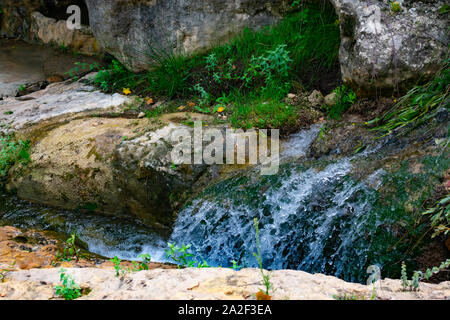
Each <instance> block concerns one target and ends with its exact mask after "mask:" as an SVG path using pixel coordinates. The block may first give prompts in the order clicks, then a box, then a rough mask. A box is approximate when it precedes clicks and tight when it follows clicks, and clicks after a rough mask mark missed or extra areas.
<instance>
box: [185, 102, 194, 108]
mask: <svg viewBox="0 0 450 320" xmlns="http://www.w3.org/2000/svg"><path fill="white" fill-rule="evenodd" d="M187 104H188V106H189V107H195V103H193V102H188V103H187Z"/></svg>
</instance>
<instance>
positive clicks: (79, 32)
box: [30, 12, 100, 56]
mask: <svg viewBox="0 0 450 320" xmlns="http://www.w3.org/2000/svg"><path fill="white" fill-rule="evenodd" d="M30 37H31V39H32V40H35V41H37V42H41V43H43V44H48V45H53V46H56V47H60V46H63V47H67V48H71V49H72V50H74V51H76V52H78V53H81V54H83V55H87V56H92V55H95V54H99V53H100V49H99V47H98V45H97V40H96V39H95V37H94V36H93V34H92V31H91V29H90V28H89V27H88V26H84V25H82V26H81V29H75V30H70V29H68V28H67V24H66V20H56V19H53V18H49V17H46V16H44V15H43V14H42V13H40V12H33V13H32V14H31V28H30Z"/></svg>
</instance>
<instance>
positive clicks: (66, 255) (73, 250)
mask: <svg viewBox="0 0 450 320" xmlns="http://www.w3.org/2000/svg"><path fill="white" fill-rule="evenodd" d="M76 238H77V235H76V234H75V233H72V235H71V236H70V237H69V238H68V239H67V240H66V242H65V243H64V249H63V252H62V254H61V255H60V254H59V253H58V254H57V256H56V258H57V259H61V260H62V261H71V260H72V259H73V258H75V260H76V261H77V262H78V261H79V260H80V251H81V249H80V248H77V246H76V244H75V241H76Z"/></svg>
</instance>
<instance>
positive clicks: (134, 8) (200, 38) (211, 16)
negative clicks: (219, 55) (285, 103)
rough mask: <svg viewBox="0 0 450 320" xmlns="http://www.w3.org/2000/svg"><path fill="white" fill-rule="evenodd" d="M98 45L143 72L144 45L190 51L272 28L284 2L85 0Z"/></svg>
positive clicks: (286, 3) (146, 59)
mask: <svg viewBox="0 0 450 320" xmlns="http://www.w3.org/2000/svg"><path fill="white" fill-rule="evenodd" d="M86 2H87V5H88V9H89V16H90V21H91V27H92V30H93V32H94V35H95V36H96V38H97V39H98V41H99V45H100V46H101V47H102V48H104V49H105V50H106V51H107V52H109V53H111V54H113V55H114V56H115V57H116V58H117V59H119V60H120V61H121V62H122V63H124V64H125V65H127V66H128V67H130V68H131V69H133V70H134V71H142V70H143V69H146V68H148V66H149V64H150V63H151V60H150V59H149V57H148V53H149V47H153V48H157V49H159V48H164V50H166V51H169V52H170V51H172V50H174V51H178V52H192V51H194V50H199V49H205V48H207V47H209V46H211V45H213V44H215V43H218V42H223V41H226V40H228V39H229V38H230V37H231V36H232V35H234V34H236V33H237V32H239V31H242V30H243V29H244V28H245V27H250V28H259V27H263V26H267V25H271V24H272V23H274V22H275V21H277V20H278V19H279V18H280V13H281V12H283V11H284V10H286V9H287V8H289V5H290V2H289V1H286V0H269V1H267V0H238V1H223V0H214V1H211V0H201V1H199V0H164V1H162V0H152V1H141V0H139V1H103V0H87V1H86Z"/></svg>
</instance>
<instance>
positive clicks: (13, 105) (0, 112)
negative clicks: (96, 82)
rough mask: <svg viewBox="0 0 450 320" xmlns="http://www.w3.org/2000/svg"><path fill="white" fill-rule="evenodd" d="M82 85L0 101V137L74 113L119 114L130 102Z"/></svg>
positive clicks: (59, 86) (63, 85) (64, 85)
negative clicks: (115, 112) (115, 111)
mask: <svg viewBox="0 0 450 320" xmlns="http://www.w3.org/2000/svg"><path fill="white" fill-rule="evenodd" d="M82 81H83V80H81V81H78V82H73V83H72V82H71V81H70V80H69V81H68V82H61V83H54V84H51V85H49V86H48V87H47V88H46V89H45V90H40V91H36V92H34V93H32V94H29V95H27V96H23V97H20V98H14V97H9V98H6V99H3V100H0V133H8V132H11V131H17V130H19V129H23V128H24V127H25V126H29V125H32V124H37V123H39V122H42V121H45V120H49V119H52V118H57V117H63V116H65V115H71V114H74V113H82V112H92V111H99V110H103V111H104V110H119V109H120V108H119V107H120V106H122V105H124V104H126V103H129V102H130V99H128V98H126V97H124V96H122V95H120V94H113V95H107V94H104V93H101V92H100V91H98V90H96V89H95V88H94V87H92V86H90V85H87V84H85V83H83V82H82Z"/></svg>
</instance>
